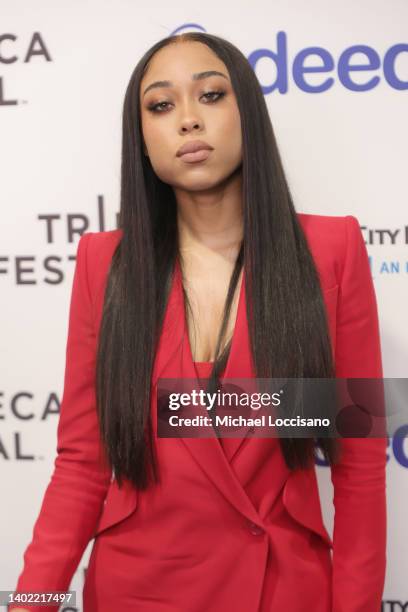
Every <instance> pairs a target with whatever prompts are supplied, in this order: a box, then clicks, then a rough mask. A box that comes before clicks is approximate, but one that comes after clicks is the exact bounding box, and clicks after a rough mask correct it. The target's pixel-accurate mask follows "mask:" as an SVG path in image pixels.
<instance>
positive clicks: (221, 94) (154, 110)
mask: <svg viewBox="0 0 408 612" xmlns="http://www.w3.org/2000/svg"><path fill="white" fill-rule="evenodd" d="M214 94H215V95H217V96H218V97H217V98H216V99H215V100H214V99H212V101H211V102H210V104H215V103H216V102H218V100H221V98H223V97H224V96H225V92H224V91H207V92H206V93H205V94H203V96H212V95H214ZM162 104H169V102H157V104H151V105H150V106H148V107H147V110H149V111H151V112H152V113H166V112H168V111H166V110H158V107H159V106H161V105H162Z"/></svg>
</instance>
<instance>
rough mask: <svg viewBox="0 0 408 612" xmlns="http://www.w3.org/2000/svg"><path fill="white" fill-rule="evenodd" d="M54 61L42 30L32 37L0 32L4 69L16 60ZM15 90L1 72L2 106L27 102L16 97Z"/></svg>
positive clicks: (26, 61)
mask: <svg viewBox="0 0 408 612" xmlns="http://www.w3.org/2000/svg"><path fill="white" fill-rule="evenodd" d="M38 61H41V62H43V61H45V62H52V58H51V55H50V53H49V51H48V48H47V46H46V44H45V41H44V38H43V37H42V35H41V34H40V32H34V33H33V34H32V35H31V37H28V38H24V39H23V40H20V38H19V37H18V36H17V35H16V34H11V33H8V32H4V33H0V65H1V68H2V70H4V68H5V67H6V66H12V65H14V64H15V63H16V62H23V63H31V62H38ZM15 95H16V93H15V92H9V91H8V90H7V85H6V80H5V77H4V76H3V75H2V74H0V106H16V105H17V104H25V103H26V100H18V99H17V98H15Z"/></svg>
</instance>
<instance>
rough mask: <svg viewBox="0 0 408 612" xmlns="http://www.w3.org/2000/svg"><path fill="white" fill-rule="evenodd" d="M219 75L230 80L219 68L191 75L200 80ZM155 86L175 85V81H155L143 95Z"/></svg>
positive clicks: (194, 79) (192, 77) (195, 79)
mask: <svg viewBox="0 0 408 612" xmlns="http://www.w3.org/2000/svg"><path fill="white" fill-rule="evenodd" d="M213 75H218V76H222V77H224V79H227V81H228V80H229V79H228V77H227V76H226V75H225V74H224V73H223V72H219V71H218V70H205V71H204V72H196V73H194V74H193V75H192V76H191V79H192V80H193V81H198V80H199V79H206V78H207V77H209V76H213ZM154 87H174V83H172V82H171V81H155V82H154V83H151V84H150V85H148V86H147V87H146V89H145V90H144V92H143V96H144V95H145V94H146V93H147V92H148V91H149V89H153V88H154Z"/></svg>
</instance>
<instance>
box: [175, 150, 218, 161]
mask: <svg viewBox="0 0 408 612" xmlns="http://www.w3.org/2000/svg"><path fill="white" fill-rule="evenodd" d="M210 153H211V151H210V150H209V149H199V150H198V151H194V153H184V154H183V155H180V159H181V160H183V161H185V162H188V163H189V164H191V163H194V162H200V161H204V160H205V159H207V157H208V156H209V155H210Z"/></svg>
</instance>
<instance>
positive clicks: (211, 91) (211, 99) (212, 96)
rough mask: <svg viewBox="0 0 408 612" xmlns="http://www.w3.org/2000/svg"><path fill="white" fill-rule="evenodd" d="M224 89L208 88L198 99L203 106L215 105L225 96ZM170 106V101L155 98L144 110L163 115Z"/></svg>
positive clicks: (163, 98)
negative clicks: (201, 101)
mask: <svg viewBox="0 0 408 612" xmlns="http://www.w3.org/2000/svg"><path fill="white" fill-rule="evenodd" d="M226 93H227V92H226V91H225V89H222V88H217V87H214V88H208V90H207V91H203V92H202V93H200V96H199V99H200V100H201V99H203V100H204V104H215V103H216V102H218V101H219V100H222V98H224V96H225V95H226ZM171 104H172V102H171V100H168V99H166V97H165V96H163V97H162V98H161V97H157V98H154V99H153V100H151V101H150V102H148V103H147V105H146V109H147V110H148V111H150V112H152V113H163V112H166V111H167V110H168V108H169V106H170V105H171Z"/></svg>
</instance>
